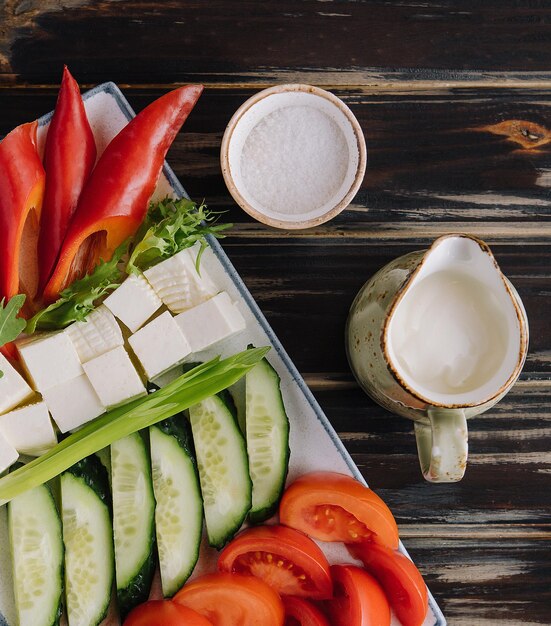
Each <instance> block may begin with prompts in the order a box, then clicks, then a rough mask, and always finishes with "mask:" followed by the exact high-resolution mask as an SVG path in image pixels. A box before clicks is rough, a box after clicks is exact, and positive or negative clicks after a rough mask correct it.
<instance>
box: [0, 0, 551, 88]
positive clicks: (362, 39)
mask: <svg viewBox="0 0 551 626" xmlns="http://www.w3.org/2000/svg"><path fill="white" fill-rule="evenodd" d="M550 7H551V5H550V3H549V1H548V0H485V1H484V2H478V1H476V0H463V1H458V0H424V1H423V2H419V1H417V0H393V1H388V0H367V1H363V2H355V1H353V0H348V1H347V0H324V1H323V2H319V1H315V0H302V1H297V0H295V1H293V0H277V1H275V0H272V1H267V2H257V1H255V0H241V1H240V2H236V1H231V0H230V1H228V0H210V1H209V2H185V1H174V0H163V2H151V1H149V0H141V1H140V0H138V1H136V0H125V2H110V1H108V0H96V1H94V0H4V1H3V2H2V3H0V24H1V26H0V54H1V59H2V61H1V65H0V69H1V70H2V72H3V75H4V80H7V81H16V82H17V81H28V82H50V83H53V82H57V81H58V76H59V73H60V71H61V67H62V65H63V63H69V64H70V65H71V67H72V69H73V70H74V72H75V73H76V75H77V76H79V78H80V80H82V81H84V82H101V81H102V80H105V78H106V77H107V76H108V77H109V78H111V79H113V80H116V81H118V82H125V83H132V82H142V83H143V82H157V83H161V82H163V83H166V82H175V81H189V80H195V81H205V80H206V81H208V82H220V81H222V82H228V81H240V82H249V81H253V82H254V81H256V82H259V81H261V82H266V81H267V82H270V83H274V82H280V81H288V82H293V81H301V80H306V82H319V81H317V80H315V76H319V75H320V74H321V73H322V72H323V73H324V74H329V75H331V73H332V74H333V76H334V78H333V79H332V80H338V81H339V83H341V84H342V82H345V83H348V84H354V83H355V82H360V83H364V82H366V80H369V78H370V74H371V77H372V78H373V77H374V76H377V74H378V75H379V76H381V75H384V73H385V70H386V71H387V72H388V73H391V71H394V69H395V68H412V69H414V70H416V71H419V70H421V71H422V70H425V69H427V68H430V71H426V72H422V73H421V74H420V75H419V77H425V78H426V77H427V76H428V77H431V74H432V70H434V69H436V70H442V69H448V70H449V69H451V70H454V72H455V71H458V70H459V71H461V70H476V71H481V70H482V71H484V70H485V71H490V72H491V71H494V70H502V71H522V70H526V69H527V68H529V69H530V70H531V71H538V70H539V71H549V68H550V66H551V64H550V61H551V51H550V49H549V46H548V45H546V44H547V43H548V42H549V38H550V22H551V17H550V13H549V9H550ZM373 70H375V71H373ZM354 77H355V78H354ZM447 78H448V79H453V78H454V75H453V73H452V74H451V75H449V76H448V77H447Z"/></svg>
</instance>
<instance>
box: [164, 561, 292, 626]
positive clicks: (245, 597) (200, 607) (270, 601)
mask: <svg viewBox="0 0 551 626" xmlns="http://www.w3.org/2000/svg"><path fill="white" fill-rule="evenodd" d="M174 601H175V602H178V603H179V604H183V605H184V606H187V607H189V608H190V609H193V610H194V611H197V613H200V614H201V615H204V616H205V617H206V618H207V619H209V620H210V621H211V622H212V624H213V626H283V617H284V612H283V604H282V602H281V598H280V597H279V596H278V594H277V593H276V592H275V591H274V590H273V589H272V588H271V587H269V586H268V585H267V584H266V583H265V582H263V581H262V580H260V579H258V578H254V576H242V575H239V574H226V573H219V574H207V575H206V576H201V577H200V578H196V579H195V580H193V581H191V582H190V583H188V584H187V585H185V586H184V587H183V588H182V589H180V591H179V592H178V593H177V594H176V595H175V596H174Z"/></svg>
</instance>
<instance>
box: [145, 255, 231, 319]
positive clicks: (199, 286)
mask: <svg viewBox="0 0 551 626" xmlns="http://www.w3.org/2000/svg"><path fill="white" fill-rule="evenodd" d="M195 248H196V247H195ZM195 248H186V249H185V250H182V251H181V252H178V254H175V255H174V256H172V257H170V259H167V260H166V261H162V262H161V263H159V264H158V265H154V266H153V267H151V268H149V269H148V270H146V271H145V272H144V276H145V277H146V278H147V280H148V281H149V283H150V284H151V286H152V287H153V289H154V290H155V291H156V292H157V295H158V296H159V298H161V300H162V301H163V303H164V304H165V305H166V306H167V307H168V309H169V310H170V311H172V313H181V312H182V311H186V310H187V309H191V308H192V307H194V306H197V305H198V304H201V302H204V301H205V300H208V299H209V298H211V297H212V296H213V295H214V294H216V293H217V292H218V291H219V289H217V287H216V285H215V284H214V282H213V281H212V279H211V277H210V276H209V275H208V274H207V270H206V269H205V268H200V273H199V272H197V267H196V260H197V254H198V249H195Z"/></svg>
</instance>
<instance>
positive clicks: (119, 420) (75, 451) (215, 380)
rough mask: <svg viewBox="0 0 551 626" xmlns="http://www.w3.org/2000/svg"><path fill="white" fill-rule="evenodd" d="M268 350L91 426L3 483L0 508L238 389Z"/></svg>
mask: <svg viewBox="0 0 551 626" xmlns="http://www.w3.org/2000/svg"><path fill="white" fill-rule="evenodd" d="M268 350H269V348H255V349H254V350H245V351H243V352H239V353H238V354H235V355H234V356H231V357H229V358H227V359H224V360H222V361H221V360H220V359H219V358H216V359H213V360H212V361H209V362H208V363H203V364H201V365H199V366H197V367H195V368H194V369H192V370H190V371H189V372H186V373H185V374H182V376H180V377H179V378H177V379H176V380H174V381H173V382H171V383H170V384H168V385H167V386H166V387H163V388H162V389H159V390H158V391H155V392H153V393H152V394H150V395H149V396H147V397H145V398H139V399H137V400H134V401H133V402H129V403H128V404H126V405H124V406H121V407H118V408H116V409H113V410H111V411H109V412H107V413H104V414H103V415H102V416H100V417H98V418H96V419H95V420H93V421H91V422H88V424H85V425H84V426H83V427H82V428H81V429H80V430H77V431H76V432H75V433H73V434H72V435H69V436H68V437H67V438H66V439H64V440H63V441H61V442H60V443H58V444H57V445H56V446H54V447H53V448H52V449H51V450H50V451H49V452H47V453H46V454H43V455H42V456H39V457H38V458H37V459H34V460H33V461H31V462H30V463H27V465H24V466H23V467H20V468H19V469H16V470H15V471H14V472H11V473H9V474H8V475H7V476H4V477H3V478H0V505H3V504H5V503H6V502H9V501H10V500H11V499H13V498H15V497H16V496H18V495H19V494H20V493H23V492H24V491H26V490H27V489H32V488H33V487H37V486H38V485H42V484H43V483H45V482H47V481H48V480H51V479H52V478H54V477H55V476H57V475H58V474H61V472H64V471H65V470H66V469H68V468H69V467H71V466H72V465H74V464H75V463H77V462H78V461H80V460H82V459H83V458H85V457H87V456H89V455H90V454H94V453H95V452H98V451H99V450H101V449H102V448H105V447H106V446H109V445H111V444H112V443H113V442H114V441H117V440H118V439H122V438H123V437H126V436H127V435H130V434H132V433H134V432H136V431H138V430H141V429H143V428H148V427H149V426H152V425H153V424H156V423H157V422H160V421H162V420H165V419H168V418H169V417H172V416H173V415H176V414H177V413H180V412H181V411H184V410H185V409H188V408H189V407H190V406H193V405H194V404H197V403H198V402H202V401H203V400H205V399H206V398H208V397H210V396H213V395H215V394H217V393H219V392H220V391H222V390H223V389H226V388H227V387H229V386H230V385H233V384H234V383H236V382H237V381H238V380H239V379H240V378H241V377H242V376H244V375H245V374H246V373H247V372H248V371H250V370H251V369H252V368H253V367H254V366H255V365H256V364H257V363H259V362H260V361H261V360H262V358H263V357H264V355H265V354H266V353H267V352H268Z"/></svg>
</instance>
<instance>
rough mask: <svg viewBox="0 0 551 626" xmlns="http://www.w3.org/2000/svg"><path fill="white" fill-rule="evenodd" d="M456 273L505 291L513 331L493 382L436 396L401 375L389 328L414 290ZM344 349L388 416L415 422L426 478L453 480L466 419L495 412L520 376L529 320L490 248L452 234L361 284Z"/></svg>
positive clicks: (460, 463) (460, 470)
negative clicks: (441, 275) (439, 274)
mask: <svg viewBox="0 0 551 626" xmlns="http://www.w3.org/2000/svg"><path fill="white" fill-rule="evenodd" d="M450 268H453V269H454V271H458V272H464V273H465V274H467V273H468V274H469V275H472V276H473V278H474V277H480V278H481V279H483V280H485V281H487V286H488V288H490V287H492V288H493V287H495V288H496V289H497V290H498V291H499V296H500V297H501V302H500V304H501V305H502V307H503V309H507V314H508V323H509V326H510V330H511V332H510V333H509V335H508V337H509V340H508V345H507V349H506V351H505V352H506V353H505V355H504V358H503V363H500V367H499V368H498V371H497V373H496V375H495V377H494V378H493V379H491V380H489V381H487V382H486V383H485V384H484V385H482V386H481V387H480V389H477V390H476V391H472V392H468V393H461V394H459V393H458V394H456V395H453V394H449V395H447V396H445V395H442V394H435V393H433V394H432V395H431V396H430V395H429V392H427V391H426V390H420V385H416V383H415V381H414V380H412V379H411V378H407V377H406V376H404V374H403V373H402V372H401V371H400V367H399V365H398V361H397V355H396V354H393V348H392V342H391V341H390V331H391V328H392V321H393V316H394V315H395V314H396V310H397V308H398V306H399V305H400V302H401V301H402V300H403V299H404V297H405V296H406V294H407V293H408V291H409V290H410V289H412V288H414V287H415V286H416V285H417V284H418V283H419V282H420V281H421V280H423V279H424V278H426V277H428V276H430V275H431V273H435V272H437V271H442V270H444V269H447V270H449V269H450ZM346 347H347V355H348V359H349V362H350V366H351V368H352V371H353V372H354V375H355V377H356V379H357V380H358V383H359V384H360V385H361V387H362V388H363V389H364V390H365V391H366V392H367V393H368V394H369V395H370V396H371V397H372V398H373V399H374V400H375V401H376V402H378V403H379V404H380V405H381V406H383V407H385V408H386V409H388V410H389V411H391V412H393V413H396V414H398V415H401V416H403V417H407V418H409V419H412V420H414V422H415V432H416V436H417V444H418V449H419V458H420V462H421V467H422V470H423V473H424V475H425V478H426V479H427V480H429V481H431V482H455V481H457V480H460V479H461V478H462V476H463V474H464V471H465V465H466V461H467V425H466V419H468V418H471V417H474V416H476V415H479V414H480V413H483V412H484V411H487V410H488V409H489V408H491V407H492V406H493V405H494V404H496V403H497V402H498V401H499V400H500V399H501V398H502V397H503V396H504V395H505V394H506V393H507V391H509V389H510V388H511V386H512V385H513V384H514V382H515V381H516V379H517V378H518V376H519V374H520V371H521V369H522V366H523V364H524V361H525V359H526V354H527V350H528V320H527V317H526V312H525V310H524V306H523V304H522V301H521V300H520V297H519V295H518V293H517V292H516V290H515V289H514V287H513V286H512V285H511V283H510V282H509V281H508V280H507V278H505V276H503V274H502V273H501V271H500V270H499V268H498V266H497V263H496V262H495V259H494V257H493V255H492V253H491V251H490V249H489V248H488V246H487V245H486V244H485V243H484V242H482V241H480V240H478V239H476V238H474V237H470V236H468V235H446V236H444V237H441V238H439V239H437V240H436V241H435V242H434V244H433V245H432V247H431V248H430V250H428V251H427V250H422V251H419V252H412V253H410V254H407V255H404V256H402V257H399V258H398V259H395V260H394V261H392V262H391V263H389V264H388V265H386V266H385V267H383V268H382V269H381V270H380V271H379V272H377V273H376V274H375V275H374V276H373V277H372V278H371V279H370V280H369V281H368V282H367V283H366V284H365V285H364V286H363V287H362V289H361V290H360V292H359V293H358V295H357V296H356V299H355V300H354V302H353V304H352V307H351V309H350V315H349V318H348V322H347V332H346ZM421 349H422V348H421ZM442 349H443V350H444V349H445V348H442Z"/></svg>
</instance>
